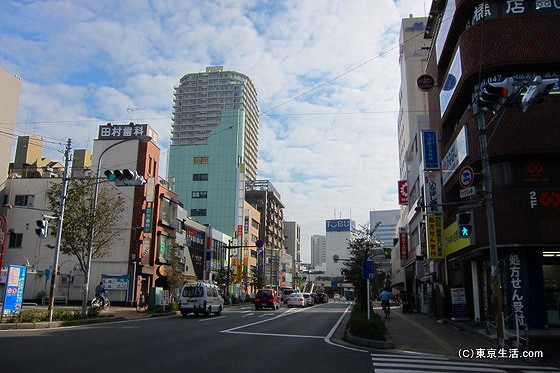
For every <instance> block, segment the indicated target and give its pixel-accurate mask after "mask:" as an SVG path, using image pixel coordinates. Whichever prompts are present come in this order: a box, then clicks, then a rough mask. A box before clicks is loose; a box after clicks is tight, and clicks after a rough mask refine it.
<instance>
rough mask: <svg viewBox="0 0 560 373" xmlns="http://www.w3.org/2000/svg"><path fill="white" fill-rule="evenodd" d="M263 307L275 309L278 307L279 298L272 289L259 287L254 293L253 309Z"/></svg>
mask: <svg viewBox="0 0 560 373" xmlns="http://www.w3.org/2000/svg"><path fill="white" fill-rule="evenodd" d="M265 307H268V308H272V309H274V310H277V309H279V308H280V299H278V295H276V291H274V290H273V289H261V290H259V291H257V295H255V310H260V309H263V308H265Z"/></svg>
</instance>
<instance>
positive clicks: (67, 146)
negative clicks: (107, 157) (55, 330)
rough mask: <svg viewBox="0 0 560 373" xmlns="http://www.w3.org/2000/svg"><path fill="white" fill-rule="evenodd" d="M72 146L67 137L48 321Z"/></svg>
mask: <svg viewBox="0 0 560 373" xmlns="http://www.w3.org/2000/svg"><path fill="white" fill-rule="evenodd" d="M71 148H72V140H71V139H68V143H67V144H66V151H65V152H64V160H65V164H64V173H63V175H62V188H61V191H60V204H59V209H58V210H59V217H58V228H57V230H56V243H55V247H54V261H53V272H52V276H51V291H50V293H49V308H48V314H49V322H51V321H52V316H53V309H54V296H55V291H56V277H57V274H58V256H59V254H60V242H61V239H62V223H63V222H64V204H65V201H66V190H67V189H68V171H69V169H70V149H71Z"/></svg>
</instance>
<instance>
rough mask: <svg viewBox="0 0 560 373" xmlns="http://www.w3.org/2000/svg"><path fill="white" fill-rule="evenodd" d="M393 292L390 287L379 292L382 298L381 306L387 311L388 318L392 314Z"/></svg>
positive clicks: (386, 316)
mask: <svg viewBox="0 0 560 373" xmlns="http://www.w3.org/2000/svg"><path fill="white" fill-rule="evenodd" d="M392 296H393V293H391V290H390V289H388V288H385V289H384V290H383V291H382V292H381V294H379V299H381V307H382V308H383V311H385V318H388V317H389V315H390V314H391V297H392Z"/></svg>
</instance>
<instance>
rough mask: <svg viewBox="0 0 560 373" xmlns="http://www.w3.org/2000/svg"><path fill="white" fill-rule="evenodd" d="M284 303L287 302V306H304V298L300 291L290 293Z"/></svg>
mask: <svg viewBox="0 0 560 373" xmlns="http://www.w3.org/2000/svg"><path fill="white" fill-rule="evenodd" d="M286 303H287V304H288V308H292V307H305V298H304V297H303V294H302V293H292V294H290V295H289V296H288V300H287V302H286Z"/></svg>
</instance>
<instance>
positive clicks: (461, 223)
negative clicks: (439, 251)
mask: <svg viewBox="0 0 560 373" xmlns="http://www.w3.org/2000/svg"><path fill="white" fill-rule="evenodd" d="M457 230H458V231H457V232H458V234H459V238H469V237H470V236H471V235H472V234H473V224H472V216H471V214H470V213H469V212H461V213H459V214H457Z"/></svg>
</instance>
